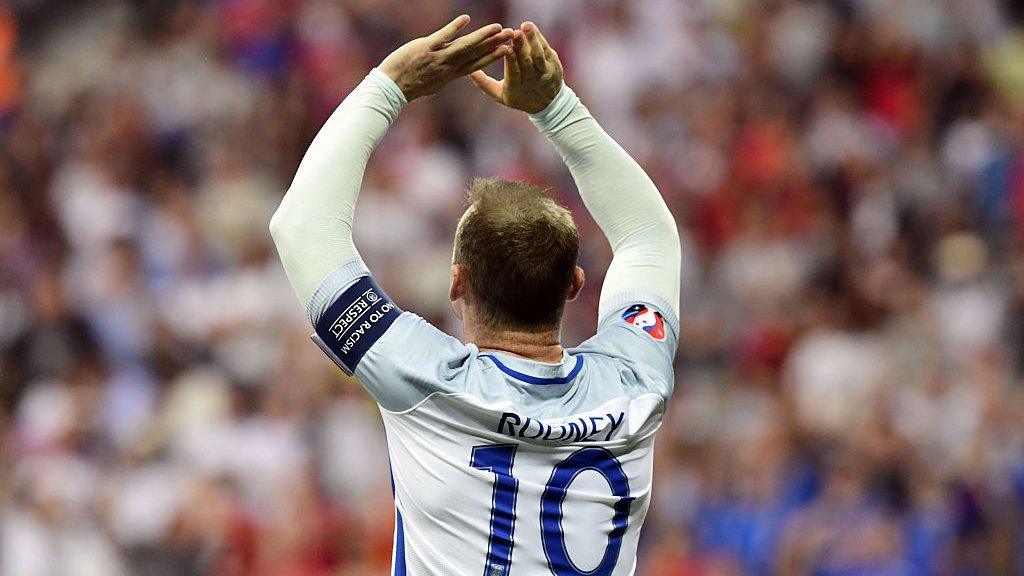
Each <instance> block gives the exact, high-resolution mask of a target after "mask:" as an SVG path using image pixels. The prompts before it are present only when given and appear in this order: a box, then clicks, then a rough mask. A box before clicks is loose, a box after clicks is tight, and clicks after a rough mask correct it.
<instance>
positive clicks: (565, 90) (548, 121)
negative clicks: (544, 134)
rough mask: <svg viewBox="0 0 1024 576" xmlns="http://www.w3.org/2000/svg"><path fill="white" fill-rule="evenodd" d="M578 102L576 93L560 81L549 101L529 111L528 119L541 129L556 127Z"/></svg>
mask: <svg viewBox="0 0 1024 576" xmlns="http://www.w3.org/2000/svg"><path fill="white" fill-rule="evenodd" d="M577 102H579V98H577V97H576V93H575V92H573V91H572V88H569V85H568V84H565V83H564V82H563V83H562V86H561V87H560V88H559V89H558V93H557V94H556V95H555V97H554V98H552V99H551V102H549V103H548V105H547V106H546V107H545V108H544V109H543V110H539V111H537V112H534V113H529V117H530V120H531V121H532V122H533V123H534V124H536V125H537V127H538V128H540V129H541V131H545V130H547V129H552V128H556V127H557V125H558V124H559V123H560V122H561V120H563V119H564V118H565V116H566V115H567V114H568V113H569V112H571V111H572V109H573V108H574V107H575V104H576V103H577Z"/></svg>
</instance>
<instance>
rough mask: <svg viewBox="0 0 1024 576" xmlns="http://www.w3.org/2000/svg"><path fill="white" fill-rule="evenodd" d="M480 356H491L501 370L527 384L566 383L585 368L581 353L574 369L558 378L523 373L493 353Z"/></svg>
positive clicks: (577, 357)
mask: <svg viewBox="0 0 1024 576" xmlns="http://www.w3.org/2000/svg"><path fill="white" fill-rule="evenodd" d="M480 356H481V357H482V358H490V359H491V362H494V365H495V366H497V367H498V369H499V370H501V371H502V372H504V373H505V374H508V375H509V376H511V377H513V378H515V379H516V380H521V381H523V382H526V383H527V384H539V385H542V386H543V385H545V384H565V383H567V382H571V381H572V379H573V378H575V377H576V375H577V374H579V373H580V369H581V368H583V356H582V355H579V356H576V365H575V366H573V367H572V370H570V371H569V373H568V374H566V375H565V376H559V377H556V378H539V377H537V376H530V375H529V374H523V373H522V372H519V371H517V370H513V369H511V368H509V367H508V366H506V365H505V364H503V363H502V362H501V360H498V358H497V357H496V356H494V355H493V354H481V355H480Z"/></svg>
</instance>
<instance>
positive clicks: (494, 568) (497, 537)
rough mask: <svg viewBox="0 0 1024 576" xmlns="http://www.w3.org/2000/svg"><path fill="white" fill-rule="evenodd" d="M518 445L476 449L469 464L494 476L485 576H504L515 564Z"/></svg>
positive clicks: (499, 445)
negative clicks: (513, 464) (513, 474)
mask: <svg viewBox="0 0 1024 576" xmlns="http://www.w3.org/2000/svg"><path fill="white" fill-rule="evenodd" d="M515 458H516V445H515V444H498V445H495V446H488V445H483V446H474V447H473V454H472V456H471V457H470V461H469V465H470V466H472V467H473V468H478V469H480V470H489V471H491V472H493V473H494V492H493V494H492V496H491V535H490V538H489V540H488V542H487V564H486V567H485V568H484V576H505V575H506V574H507V573H508V567H509V564H511V563H512V538H513V537H514V535H515V531H516V494H517V493H518V492H519V480H516V479H515V478H513V477H512V463H513V462H514V461H515Z"/></svg>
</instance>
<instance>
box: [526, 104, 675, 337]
mask: <svg viewBox="0 0 1024 576" xmlns="http://www.w3.org/2000/svg"><path fill="white" fill-rule="evenodd" d="M530 119H531V120H532V121H533V123H534V124H535V125H536V126H537V129H538V130H540V131H541V132H542V133H543V134H544V135H545V136H547V137H548V139H549V140H550V141H551V143H552V144H554V146H555V149H557V150H558V153H559V154H561V156H562V159H563V160H564V161H565V164H566V166H568V167H569V171H570V173H572V177H573V180H575V182H576V187H577V188H578V189H579V192H580V196H581V197H582V198H583V203H584V204H585V205H586V207H587V210H588V211H590V214H591V216H593V217H594V220H595V221H596V222H597V224H598V226H600V227H601V230H602V231H603V232H604V234H605V236H607V237H608V241H609V242H610V243H611V246H612V253H613V257H612V263H611V265H610V266H609V267H608V273H607V274H606V275H605V278H604V284H603V285H602V287H601V300H600V304H599V311H598V315H599V317H601V318H604V317H605V315H606V314H608V313H610V312H613V311H614V310H615V309H616V308H619V307H620V306H622V305H624V304H629V303H630V301H631V300H632V299H634V298H636V297H637V296H639V295H641V294H650V295H654V296H657V297H659V298H661V299H662V300H663V301H664V304H666V305H668V306H669V307H670V308H671V310H672V312H674V313H675V315H676V317H677V318H678V315H679V285H680V265H681V264H680V259H681V254H680V246H679V233H678V231H677V230H676V223H675V219H674V218H673V217H672V213H671V212H669V210H668V207H667V206H666V205H665V201H664V200H663V199H662V197H661V194H660V193H659V192H658V189H657V188H656V187H655V186H654V182H652V181H651V179H650V178H649V177H648V176H647V174H646V173H645V172H644V170H643V168H641V167H640V165H639V164H637V163H636V161H635V160H633V158H632V157H630V155H629V154H627V153H626V151H625V150H623V149H622V147H621V146H619V145H618V143H616V142H615V141H614V140H612V138H611V137H610V136H609V135H608V134H607V133H606V132H605V131H604V130H603V129H602V128H601V126H600V125H599V124H598V123H597V121H596V120H594V118H593V116H591V115H590V111H589V110H587V108H586V106H584V105H583V103H582V102H580V99H579V98H578V97H577V96H576V94H575V93H574V92H573V91H572V89H570V88H569V87H568V86H565V85H563V86H562V89H561V91H560V92H559V93H558V96H556V97H555V99H554V101H552V102H551V104H549V105H548V107H547V108H545V109H544V110H542V111H541V112H539V113H537V114H533V115H531V116H530Z"/></svg>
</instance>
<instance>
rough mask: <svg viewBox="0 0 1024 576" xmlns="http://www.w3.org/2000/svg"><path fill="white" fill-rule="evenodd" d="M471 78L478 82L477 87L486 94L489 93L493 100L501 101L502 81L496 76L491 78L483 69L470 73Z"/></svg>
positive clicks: (475, 82) (474, 82)
mask: <svg viewBox="0 0 1024 576" xmlns="http://www.w3.org/2000/svg"><path fill="white" fill-rule="evenodd" d="M469 79H470V80H472V81H473V84H476V87H477V88H479V89H480V91H482V92H483V93H484V94H487V95H488V96H489V97H490V98H491V100H494V101H495V102H501V91H502V87H501V82H498V81H497V80H495V79H494V78H491V77H490V76H488V75H487V73H486V72H484V71H483V70H477V71H475V72H473V73H472V74H470V75H469Z"/></svg>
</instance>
